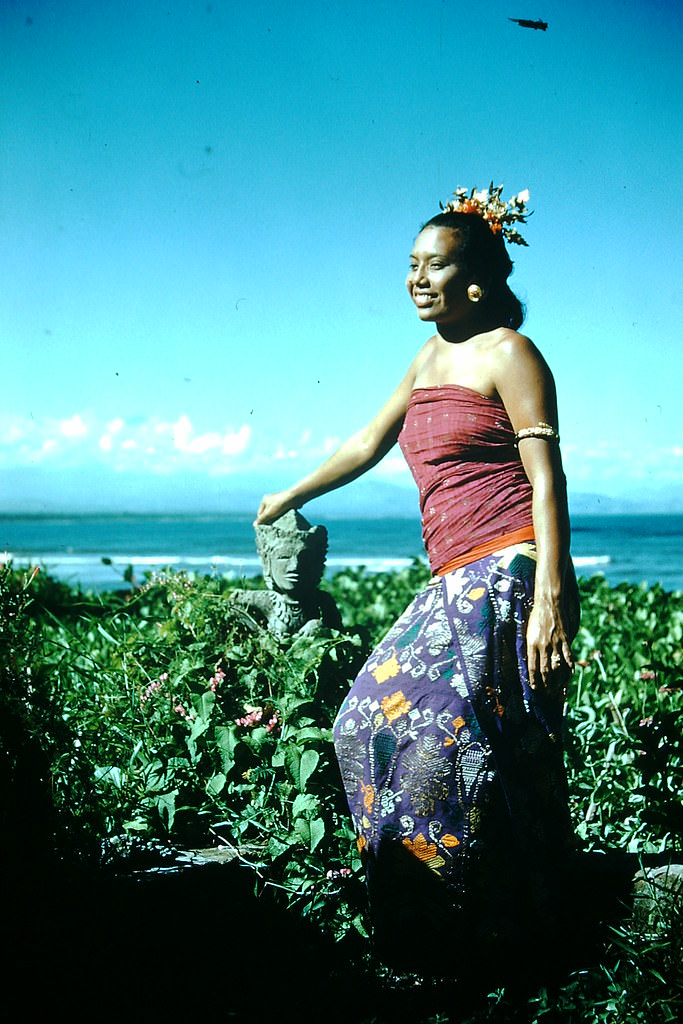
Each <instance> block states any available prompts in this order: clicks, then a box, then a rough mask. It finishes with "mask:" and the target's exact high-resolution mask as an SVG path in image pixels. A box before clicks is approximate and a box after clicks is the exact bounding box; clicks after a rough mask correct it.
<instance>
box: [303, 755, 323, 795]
mask: <svg viewBox="0 0 683 1024" xmlns="http://www.w3.org/2000/svg"><path fill="white" fill-rule="evenodd" d="M319 760H320V754H319V753H318V751H317V750H304V752H303V754H302V755H301V763H300V766H299V782H298V788H299V789H300V790H302V791H303V790H304V789H305V788H306V783H307V782H308V780H309V779H310V777H311V775H312V774H313V772H314V771H315V770H316V768H317V767H318V761H319Z"/></svg>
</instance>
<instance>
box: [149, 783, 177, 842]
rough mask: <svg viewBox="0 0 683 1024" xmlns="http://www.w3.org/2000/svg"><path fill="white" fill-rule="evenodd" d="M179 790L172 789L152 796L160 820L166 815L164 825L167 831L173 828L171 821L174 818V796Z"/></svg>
mask: <svg viewBox="0 0 683 1024" xmlns="http://www.w3.org/2000/svg"><path fill="white" fill-rule="evenodd" d="M179 792H180V791H179V790H177V789H173V790H171V792H170V793H161V794H160V795H159V796H157V797H155V798H154V803H155V804H156V807H157V810H158V811H159V815H160V817H161V819H162V821H163V818H164V815H165V816H166V827H167V828H168V831H169V832H170V831H171V829H172V828H173V822H174V820H175V798H176V797H177V796H178V793H179Z"/></svg>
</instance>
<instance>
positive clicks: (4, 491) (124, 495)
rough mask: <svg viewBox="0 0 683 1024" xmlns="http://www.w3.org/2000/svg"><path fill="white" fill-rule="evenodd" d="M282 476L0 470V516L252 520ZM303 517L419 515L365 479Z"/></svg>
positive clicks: (680, 494) (627, 499)
mask: <svg viewBox="0 0 683 1024" xmlns="http://www.w3.org/2000/svg"><path fill="white" fill-rule="evenodd" d="M289 479H290V478H289V476H285V474H284V473H282V472H280V473H271V474H269V475H268V476H263V475H259V476H254V475H246V474H227V475H224V476H214V477H212V476H209V475H208V474H201V473H175V474H168V475H161V474H148V475H132V474H124V473H120V474H117V473H114V472H112V471H111V470H108V469H103V468H102V467H98V466H96V467H93V468H91V469H83V468H79V469H70V470H64V471H62V472H57V471H54V470H44V469H40V468H36V467H27V468H21V469H17V468H15V469H8V470H4V471H2V472H0V514H5V515H7V514H12V513H14V514H22V515H51V514H59V513H68V514H87V513H126V512H129V513H137V514H144V513H152V514H153V513H157V514H161V513H170V514H173V513H177V514H182V513H186V514H192V513H208V514H220V513H226V514H227V513H236V514H243V515H253V514H255V513H256V509H257V508H258V506H259V503H260V501H261V498H262V496H263V495H264V494H265V493H268V492H272V491H277V490H279V489H281V488H282V487H284V486H286V484H287V483H288V482H289ZM569 508H570V513H571V514H572V515H626V514H638V513H640V514H658V513H670V514H681V513H683V485H678V486H677V485H671V486H668V487H659V488H656V487H650V488H649V489H648V490H647V491H631V492H626V493H624V494H623V495H621V496H618V497H615V496H607V495H604V494H593V493H582V492H577V493H572V494H570V497H569ZM304 512H305V514H306V515H307V516H309V515H310V516H312V517H313V518H316V517H319V518H325V519H345V518H347V519H348V518H385V517H392V518H396V519H413V518H418V517H419V508H418V499H417V489H416V488H415V487H414V485H413V484H412V482H408V483H406V484H395V483H391V482H390V481H388V480H386V479H385V478H383V477H381V476H374V475H373V474H372V473H371V474H369V475H368V476H365V477H361V479H360V480H356V481H354V482H353V483H351V484H347V485H346V487H343V488H340V489H339V490H336V491H332V492H331V493H330V494H327V495H325V496H324V497H322V498H316V499H315V501H311V502H309V503H308V504H307V505H306V506H305V509H304Z"/></svg>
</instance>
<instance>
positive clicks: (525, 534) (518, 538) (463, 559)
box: [436, 525, 534, 576]
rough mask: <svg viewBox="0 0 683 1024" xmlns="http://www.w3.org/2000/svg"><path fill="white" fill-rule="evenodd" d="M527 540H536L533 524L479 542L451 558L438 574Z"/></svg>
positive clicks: (438, 570)
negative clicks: (481, 542)
mask: <svg viewBox="0 0 683 1024" xmlns="http://www.w3.org/2000/svg"><path fill="white" fill-rule="evenodd" d="M525 540H534V528H533V526H531V525H529V526H522V527H521V529H519V530H513V531H512V533H504V534H503V535H502V536H501V537H494V539H493V540H487V541H486V543H485V544H479V545H477V547H476V548H471V549H470V550H469V551H465V553H464V554H462V555H457V556H456V557H455V558H450V559H449V560H448V561H447V562H446V564H445V565H442V566H441V568H439V569H437V570H436V575H437V576H445V575H446V573H447V572H453V570H454V569H462V567H463V565H469V564H470V562H476V561H477V559H479V558H486V556H487V555H492V554H494V553H495V552H496V551H502V549H503V548H509V547H510V545H512V544H521V543H522V541H525Z"/></svg>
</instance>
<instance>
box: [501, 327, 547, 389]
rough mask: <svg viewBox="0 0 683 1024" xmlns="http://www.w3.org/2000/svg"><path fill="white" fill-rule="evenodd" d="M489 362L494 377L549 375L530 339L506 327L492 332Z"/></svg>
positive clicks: (544, 363)
mask: <svg viewBox="0 0 683 1024" xmlns="http://www.w3.org/2000/svg"><path fill="white" fill-rule="evenodd" d="M488 348H489V351H488V356H489V361H490V366H491V369H492V371H493V374H494V377H496V378H499V377H500V375H501V374H502V375H503V376H505V375H507V374H508V373H515V372H523V371H524V370H526V371H527V372H529V371H531V370H534V371H535V372H536V373H542V374H545V373H550V369H549V367H548V364H547V363H546V361H545V359H544V358H543V355H542V353H541V351H540V349H539V348H538V347H537V345H535V344H534V342H533V341H532V340H531V338H529V337H527V335H526V334H520V333H519V331H513V330H511V329H510V328H508V327H499V328H498V329H497V330H495V331H492V332H491V335H490V340H489V346H488Z"/></svg>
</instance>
